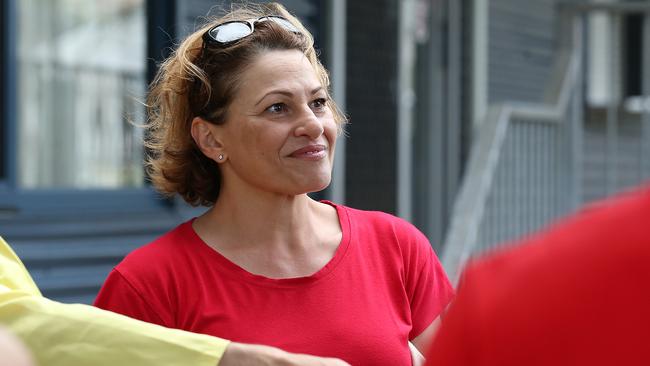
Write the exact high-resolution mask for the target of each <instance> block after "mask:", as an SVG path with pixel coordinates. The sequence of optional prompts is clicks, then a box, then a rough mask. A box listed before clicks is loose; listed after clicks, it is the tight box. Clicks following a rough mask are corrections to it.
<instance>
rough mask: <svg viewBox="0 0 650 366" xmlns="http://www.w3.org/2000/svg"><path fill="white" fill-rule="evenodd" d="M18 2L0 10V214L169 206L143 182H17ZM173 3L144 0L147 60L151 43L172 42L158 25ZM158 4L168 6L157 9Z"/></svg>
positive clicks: (80, 212)
mask: <svg viewBox="0 0 650 366" xmlns="http://www.w3.org/2000/svg"><path fill="white" fill-rule="evenodd" d="M18 1H19V0H6V1H3V2H2V11H1V12H0V22H1V23H2V24H3V25H2V26H1V27H2V30H3V32H2V34H3V35H2V36H1V37H2V41H1V48H0V56H2V57H3V62H2V64H0V65H1V66H2V70H1V72H2V79H0V80H1V83H0V88H1V89H2V92H1V93H0V106H1V107H2V109H1V111H2V112H1V113H2V115H1V117H0V118H1V119H0V128H3V134H2V135H0V137H2V138H3V139H4V140H0V143H1V145H2V148H3V151H2V152H0V159H2V160H3V164H4V177H0V218H3V219H6V218H9V219H16V218H24V217H26V218H29V217H47V216H51V215H60V214H66V215H67V214H71V215H75V214H78V215H86V214H88V213H102V214H111V213H122V212H129V213H131V212H144V213H146V212H157V211H160V210H161V209H170V208H172V206H173V201H172V200H166V199H162V198H161V197H160V195H158V194H157V193H156V192H155V191H154V190H153V188H152V187H151V186H150V185H149V184H148V183H145V186H144V187H141V188H118V189H75V188H65V189H50V188H46V189H24V188H21V187H19V186H18V177H17V171H18V166H17V164H18V144H17V142H16V141H17V136H18V123H19V120H18V110H17V109H18V98H17V95H16V94H18V93H15V92H11V91H12V90H17V86H18V84H17V78H16V75H17V74H18V67H19V65H18V58H17V54H16V50H17V41H16V40H17V32H18V27H17V22H16V16H15V15H16V14H17V11H18V7H17V2H18ZM173 1H174V0H164V1H162V2H160V3H159V2H154V1H151V0H147V1H145V14H146V15H145V16H146V24H147V25H146V37H147V56H148V60H150V59H151V56H158V57H157V58H156V59H159V57H160V51H158V55H152V52H153V51H152V48H151V47H149V45H150V44H154V45H160V44H161V40H163V42H165V41H167V42H171V39H170V38H171V37H170V36H169V34H164V35H163V32H160V28H161V23H162V24H163V25H165V26H168V25H169V19H170V18H169V14H170V12H171V14H173V12H174V7H173ZM154 3H155V4H154ZM161 3H162V4H161ZM170 4H171V6H170ZM161 5H162V6H169V8H168V9H166V11H162V12H161V11H160V7H161ZM156 7H158V9H157V10H156V9H155V8H156ZM172 18H173V17H172ZM161 20H162V22H161ZM151 29H158V32H157V33H153V32H151ZM156 37H157V38H156ZM165 37H167V38H165ZM151 67H155V64H154V63H148V64H147V75H151V74H152V71H151V70H150V68H151ZM143 169H144V164H143Z"/></svg>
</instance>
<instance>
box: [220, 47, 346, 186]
mask: <svg viewBox="0 0 650 366" xmlns="http://www.w3.org/2000/svg"><path fill="white" fill-rule="evenodd" d="M327 98H328V95H327V92H326V90H325V89H324V87H323V86H322V85H321V83H320V81H319V79H318V77H317V75H316V72H315V71H314V68H313V66H312V65H311V64H310V63H309V60H308V59H307V58H306V57H305V56H304V55H303V54H302V53H301V52H300V51H297V50H274V51H268V52H265V53H263V54H261V55H260V56H258V59H257V60H256V61H255V62H254V63H252V64H251V65H250V66H249V67H248V68H247V69H246V71H244V73H243V75H242V78H241V80H240V84H239V88H238V90H237V94H236V95H235V98H234V99H233V102H232V104H231V105H230V107H229V109H228V118H227V121H226V123H225V124H224V125H222V126H221V127H220V128H222V131H221V132H222V137H223V138H222V143H223V146H224V151H225V153H226V154H227V160H226V162H225V163H224V164H222V165H221V167H222V169H221V171H222V174H223V175H224V180H225V182H227V181H229V180H231V181H232V179H230V178H238V179H235V181H237V182H238V184H242V183H244V184H249V185H252V186H254V187H256V188H259V189H262V190H266V191H270V192H274V193H279V194H291V195H296V194H302V193H307V192H314V191H318V190H321V189H323V188H325V187H327V185H328V184H329V182H330V179H331V172H332V163H333V160H334V147H335V144H336V137H337V125H336V122H335V121H334V117H333V113H332V111H331V110H330V108H329V107H328V106H327V103H326V102H327Z"/></svg>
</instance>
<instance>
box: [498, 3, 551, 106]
mask: <svg viewBox="0 0 650 366" xmlns="http://www.w3.org/2000/svg"><path fill="white" fill-rule="evenodd" d="M556 2H557V1H556V0H537V1H521V0H492V1H490V5H489V20H488V24H489V45H488V47H489V48H488V54H489V65H488V73H489V75H488V83H489V85H488V92H489V100H488V101H489V102H490V103H494V102H503V101H540V100H541V98H542V93H543V90H544V87H545V86H546V80H548V78H549V74H550V71H551V65H552V64H553V51H554V47H555V41H556V40H555V36H556V34H555V31H554V25H555V21H556V18H557V16H556V14H555V3H556Z"/></svg>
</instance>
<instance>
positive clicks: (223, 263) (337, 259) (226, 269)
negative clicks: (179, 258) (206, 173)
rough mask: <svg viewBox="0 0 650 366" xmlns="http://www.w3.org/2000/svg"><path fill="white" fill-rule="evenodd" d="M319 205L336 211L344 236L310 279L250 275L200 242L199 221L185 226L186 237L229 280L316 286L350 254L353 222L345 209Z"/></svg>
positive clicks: (328, 202)
mask: <svg viewBox="0 0 650 366" xmlns="http://www.w3.org/2000/svg"><path fill="white" fill-rule="evenodd" d="M320 202H321V203H325V204H328V205H330V206H332V207H334V208H335V209H336V213H337V215H338V219H339V225H340V226H341V231H342V235H341V241H340V243H339V246H338V248H336V251H335V252H334V256H333V257H332V258H331V259H330V260H329V261H328V262H327V263H326V264H325V265H324V266H323V267H322V268H321V269H319V270H318V271H316V272H315V273H313V274H311V275H309V276H303V277H292V278H269V277H266V276H262V275H258V274H254V273H251V272H249V271H247V270H246V269H244V268H242V267H240V266H239V265H238V264H236V263H234V262H233V261H231V260H230V259H228V258H226V257H225V256H223V255H222V254H221V253H219V252H218V251H217V250H215V249H214V248H212V247H211V246H209V245H208V244H207V243H206V242H205V241H204V240H203V239H201V237H200V236H199V235H198V234H197V232H196V231H195V230H194V228H193V227H192V222H194V220H195V219H196V218H192V219H191V220H189V221H187V222H185V223H184V224H183V226H184V231H186V235H187V237H188V238H190V242H191V243H195V246H196V247H197V249H196V250H197V251H198V255H200V256H207V258H209V260H212V261H214V262H215V263H216V264H217V265H219V267H220V270H221V272H222V273H223V274H225V275H228V276H229V277H230V278H234V279H237V280H243V281H245V282H248V283H252V284H256V285H261V286H271V287H285V288H286V287H289V288H291V287H298V286H301V287H302V286H306V285H312V284H315V283H317V282H319V281H321V280H323V279H324V278H326V277H328V276H329V275H330V274H332V273H333V272H334V270H335V269H336V267H337V266H338V265H339V264H340V263H341V261H342V260H343V259H344V258H345V256H346V254H347V252H348V248H349V246H350V234H351V229H350V219H349V216H348V212H347V211H346V210H345V207H344V206H340V205H337V204H335V203H333V202H331V201H328V200H321V201H320Z"/></svg>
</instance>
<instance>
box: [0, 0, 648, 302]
mask: <svg viewBox="0 0 650 366" xmlns="http://www.w3.org/2000/svg"><path fill="white" fill-rule="evenodd" d="M282 3H283V4H285V5H286V6H287V7H288V8H289V9H290V10H291V11H292V12H294V13H295V14H296V15H298V16H299V17H300V18H301V19H302V20H303V21H304V22H305V24H306V25H307V26H308V28H310V30H311V31H312V32H313V33H314V35H315V39H316V43H317V47H318V48H319V50H320V52H321V58H322V60H323V62H324V63H325V64H326V66H327V67H328V68H329V69H330V71H331V76H332V77H331V79H332V83H333V85H332V89H333V94H334V97H335V98H336V99H337V101H338V102H339V104H340V105H341V106H342V107H343V109H344V110H345V112H346V113H347V114H348V115H349V116H350V122H351V123H350V124H349V125H348V128H347V137H346V138H345V139H342V141H341V142H340V143H339V147H338V152H337V162H336V166H335V171H334V178H333V183H332V185H331V186H330V188H328V189H327V190H326V191H324V192H320V193H318V194H317V195H316V196H317V197H321V198H328V199H333V200H334V201H337V202H340V203H346V204H348V205H350V206H353V207H358V208H363V209H373V210H383V211H387V212H391V213H395V214H398V215H400V216H402V217H404V218H406V219H408V220H410V221H412V222H413V223H415V224H416V225H417V226H418V227H419V228H420V229H421V230H422V231H423V232H425V234H426V235H427V236H428V237H429V239H430V240H431V242H432V245H433V246H434V248H435V249H436V250H437V251H438V252H439V254H441V255H442V256H443V259H444V263H445V265H446V266H448V268H449V269H450V271H451V272H452V273H455V272H456V270H457V268H458V266H459V265H461V264H462V261H463V260H464V259H465V258H466V257H467V256H468V255H471V254H472V253H475V252H477V251H482V250H486V249H489V248H490V247H491V246H492V245H493V244H494V243H495V242H498V241H501V240H506V239H511V238H514V237H516V236H518V235H522V234H524V233H526V232H527V231H529V230H533V229H536V228H538V227H539V226H540V225H543V224H545V223H546V222H548V221H549V220H552V219H553V218H555V217H557V216H558V215H561V214H564V213H566V212H569V211H571V210H572V209H574V208H575V207H577V206H578V205H580V204H582V203H583V202H587V201H590V200H593V199H596V198H599V197H603V196H605V195H607V194H611V193H613V192H615V191H618V190H620V189H623V188H624V187H628V186H630V185H634V184H638V183H640V182H642V181H644V180H646V179H647V178H648V177H650V117H648V95H650V92H648V90H649V88H650V81H649V80H648V77H649V76H648V74H649V73H648V72H647V68H646V67H644V65H650V62H648V61H649V60H650V56H648V54H649V53H650V46H648V44H650V35H649V33H650V31H649V29H650V22H649V21H648V17H647V15H643V14H647V10H648V8H649V7H650V4H649V3H650V2H648V1H619V2H616V1H609V2H608V1H601V2H591V1H573V2H571V3H569V2H563V1H559V0H530V1H527V2H526V5H525V6H524V5H522V2H521V1H516V0H401V1H400V0H375V1H367V0H355V1H352V0H292V1H288V0H287V1H282ZM229 5H230V2H228V1H208V0H191V1H179V0H161V1H156V2H154V1H147V0H118V1H111V2H105V1H94V0H93V1H88V0H52V1H39V0H6V1H4V2H2V5H1V7H0V24H1V26H2V27H3V32H2V37H1V38H0V42H1V43H0V52H1V53H2V55H1V56H2V57H0V62H1V65H0V69H1V71H2V72H1V73H0V106H1V107H0V111H2V112H1V113H2V115H1V116H0V235H1V236H3V237H4V238H5V239H7V241H8V242H9V243H10V244H12V246H13V247H14V248H15V250H16V251H17V252H18V254H19V255H20V256H21V257H22V258H23V259H24V260H25V263H26V265H27V267H28V269H29V270H30V271H31V272H32V274H33V275H34V277H35V279H36V281H37V283H38V284H39V286H41V288H42V289H43V292H44V294H45V295H47V296H50V297H53V298H55V299H59V300H62V301H66V302H91V301H92V299H93V298H94V295H95V294H96V292H97V290H98V288H99V286H100V285H101V283H102V281H103V279H104V278H105V276H106V274H107V273H108V271H109V270H110V268H111V267H112V266H113V265H114V264H115V263H116V262H117V261H119V260H120V259H121V258H122V257H123V256H124V255H125V254H126V253H128V252H129V251H130V250H132V249H134V248H136V247H138V246H140V245H143V244H145V243H147V242H148V241H150V240H151V239H153V238H154V237H155V236H157V235H160V234H161V233H163V232H164V231H166V230H168V229H170V228H172V227H174V226H175V225H177V224H178V223H179V222H181V221H183V220H185V219H186V218H188V217H191V216H193V215H196V214H198V213H199V212H200V210H197V209H193V208H189V207H187V206H186V205H185V204H183V203H182V202H180V201H178V200H161V199H160V198H159V197H158V196H157V195H156V194H155V193H154V192H153V191H152V190H151V188H150V187H149V186H148V184H147V182H146V177H145V176H144V173H143V169H142V156H143V153H144V152H143V150H142V147H141V143H140V141H141V139H142V138H143V136H142V131H141V130H140V129H139V128H138V127H137V126H135V125H134V124H133V123H130V122H129V121H134V122H136V124H137V121H141V120H142V118H143V108H142V105H141V103H140V100H141V99H142V96H143V94H144V92H145V89H146V84H147V81H148V80H151V78H152V75H153V74H154V72H155V67H156V61H160V60H161V59H162V58H163V57H164V56H165V55H166V54H168V52H169V49H170V47H173V44H174V42H175V41H176V40H178V39H180V38H182V37H183V36H184V35H185V34H187V33H188V32H190V31H191V30H193V29H195V27H196V26H197V25H198V24H200V22H201V17H204V16H206V14H215V13H218V12H219V9H221V8H224V7H228V6H229ZM504 121H505V122H504Z"/></svg>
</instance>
